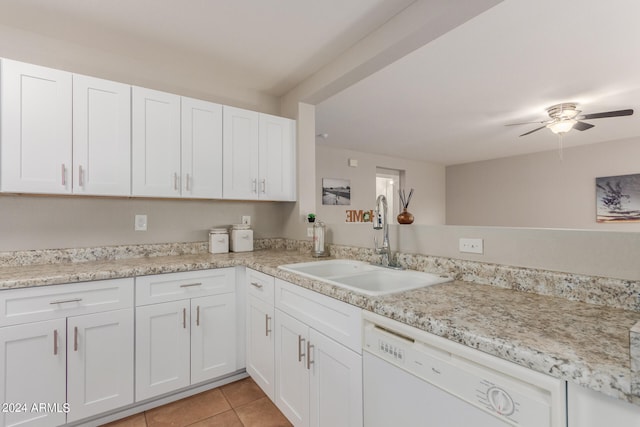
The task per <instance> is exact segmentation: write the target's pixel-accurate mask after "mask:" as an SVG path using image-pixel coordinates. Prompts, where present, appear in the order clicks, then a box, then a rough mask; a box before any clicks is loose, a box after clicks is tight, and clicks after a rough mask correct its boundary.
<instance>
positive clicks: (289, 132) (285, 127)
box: [258, 114, 296, 200]
mask: <svg viewBox="0 0 640 427" xmlns="http://www.w3.org/2000/svg"><path fill="white" fill-rule="evenodd" d="M294 135H295V121H293V120H290V119H287V118H284V117H277V116H271V115H269V114H260V144H259V148H258V150H259V154H258V161H259V167H258V171H259V198H260V199H266V200H295V191H296V190H295V182H296V176H295V164H296V163H295V161H296V159H295V136H294Z"/></svg>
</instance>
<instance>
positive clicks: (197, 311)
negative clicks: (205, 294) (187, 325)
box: [196, 305, 200, 326]
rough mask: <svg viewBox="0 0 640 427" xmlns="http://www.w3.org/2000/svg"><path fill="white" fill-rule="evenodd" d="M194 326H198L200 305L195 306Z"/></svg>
mask: <svg viewBox="0 0 640 427" xmlns="http://www.w3.org/2000/svg"><path fill="white" fill-rule="evenodd" d="M196 326H200V306H199V305H198V306H196Z"/></svg>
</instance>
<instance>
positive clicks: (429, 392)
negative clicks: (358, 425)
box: [363, 351, 513, 427]
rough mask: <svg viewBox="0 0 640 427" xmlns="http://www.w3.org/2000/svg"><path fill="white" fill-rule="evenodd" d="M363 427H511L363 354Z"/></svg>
mask: <svg viewBox="0 0 640 427" xmlns="http://www.w3.org/2000/svg"><path fill="white" fill-rule="evenodd" d="M363 364H364V365H363V371H364V378H363V381H364V425H365V427H389V426H399V427H400V426H401V427H405V426H406V427H409V426H410V427H421V426H424V427H427V426H428V427H469V426H473V427H505V426H511V425H513V424H511V423H509V422H506V421H505V420H504V419H500V418H497V417H495V416H493V415H490V414H489V413H487V412H485V411H483V410H481V409H479V408H477V407H475V406H473V405H471V404H469V403H467V402H465V401H463V400H462V399H459V398H457V397H455V396H452V395H451V394H449V393H447V392H445V391H442V390H441V389H439V388H438V387H435V386H433V385H431V384H429V383H428V382H426V381H424V380H422V379H420V378H417V377H416V376H414V375H412V374H410V373H408V372H406V371H404V370H403V369H400V368H398V367H396V366H394V365H392V364H391V363H389V362H387V361H385V360H382V359H380V358H379V357H377V356H374V355H372V354H371V353H369V352H366V351H364V352H363Z"/></svg>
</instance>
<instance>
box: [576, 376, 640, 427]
mask: <svg viewBox="0 0 640 427" xmlns="http://www.w3.org/2000/svg"><path fill="white" fill-rule="evenodd" d="M567 419H568V427H602V426H615V427H639V426H640V407H638V406H637V405H634V404H632V403H629V402H625V401H623V400H620V399H616V398H613V397H610V396H607V395H605V394H602V393H600V392H597V391H595V390H590V389H587V388H585V387H581V386H579V385H576V384H574V383H571V382H569V383H567Z"/></svg>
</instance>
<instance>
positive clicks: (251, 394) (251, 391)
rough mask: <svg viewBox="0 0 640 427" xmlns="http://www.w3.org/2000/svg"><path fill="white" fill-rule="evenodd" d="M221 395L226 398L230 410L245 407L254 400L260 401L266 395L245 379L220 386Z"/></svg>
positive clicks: (249, 380) (252, 382) (251, 381)
mask: <svg viewBox="0 0 640 427" xmlns="http://www.w3.org/2000/svg"><path fill="white" fill-rule="evenodd" d="M222 393H223V394H224V396H225V397H226V398H227V400H228V401H229V403H230V404H231V407H232V408H237V407H238V406H242V405H246V404H247V403H249V402H253V401H254V400H258V399H262V398H263V397H265V396H266V395H265V394H264V392H263V391H262V389H261V388H260V387H258V385H257V384H256V383H255V382H254V381H253V380H252V379H251V378H245V379H243V380H240V381H236V382H233V383H231V384H227V385H225V386H222Z"/></svg>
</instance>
